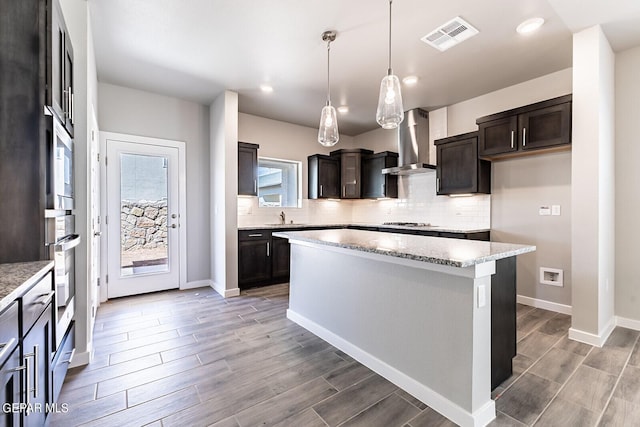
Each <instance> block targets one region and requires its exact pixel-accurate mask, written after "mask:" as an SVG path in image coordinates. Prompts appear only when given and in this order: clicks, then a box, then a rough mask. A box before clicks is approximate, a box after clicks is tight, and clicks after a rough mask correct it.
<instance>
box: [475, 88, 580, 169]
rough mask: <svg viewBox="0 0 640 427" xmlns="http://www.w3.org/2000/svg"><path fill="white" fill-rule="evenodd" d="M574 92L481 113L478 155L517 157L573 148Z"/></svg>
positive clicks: (498, 157) (496, 157)
mask: <svg viewBox="0 0 640 427" xmlns="http://www.w3.org/2000/svg"><path fill="white" fill-rule="evenodd" d="M571 99H572V96H571V95H565V96H560V97H558V98H553V99H549V100H547V101H542V102H538V103H535V104H531V105H527V106H524V107H520V108H516V109H513V110H508V111H503V112H501V113H497V114H492V115H489V116H485V117H480V118H479V119H477V120H476V123H477V124H478V155H479V156H480V157H482V158H485V159H491V160H494V159H500V158H506V157H515V156H521V155H527V154H533V153H534V152H542V151H544V152H547V151H558V150H565V149H569V148H571Z"/></svg>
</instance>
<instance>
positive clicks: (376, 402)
mask: <svg viewBox="0 0 640 427" xmlns="http://www.w3.org/2000/svg"><path fill="white" fill-rule="evenodd" d="M383 378H384V377H383ZM385 379H386V378H385ZM387 381H388V380H387ZM394 386H395V387H396V389H395V390H393V391H392V392H391V393H389V394H386V395H384V396H383V397H381V398H380V399H379V400H376V401H375V402H373V403H372V404H371V405H369V406H367V407H366V408H364V409H363V410H362V411H360V412H358V413H357V414H354V415H352V416H350V417H349V418H347V419H346V420H344V421H342V422H341V423H340V424H338V425H337V426H336V427H340V426H341V425H344V423H346V422H348V421H351V420H352V419H354V418H355V417H357V416H358V415H360V414H362V413H363V412H364V411H366V410H368V409H370V408H372V407H374V406H375V405H377V404H378V403H380V402H382V401H383V400H384V399H386V398H387V397H389V396H391V395H392V394H393V393H395V392H396V391H398V390H399V387H398V386H396V385H395V384H394ZM325 423H326V421H325Z"/></svg>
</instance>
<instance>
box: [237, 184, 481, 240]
mask: <svg viewBox="0 0 640 427" xmlns="http://www.w3.org/2000/svg"><path fill="white" fill-rule="evenodd" d="M435 185H436V174H435V172H434V173H424V174H416V175H409V176H401V177H399V180H398V198H397V199H385V200H339V201H337V200H308V199H303V201H302V208H260V207H258V198H257V197H243V196H239V197H238V226H239V227H246V226H257V225H264V224H275V223H278V222H279V220H280V217H279V214H280V212H282V211H284V213H285V214H286V217H287V222H289V221H290V220H293V222H294V223H299V224H344V223H365V224H381V223H383V222H388V221H406V222H424V223H429V224H432V225H436V226H441V227H450V228H459V229H479V228H490V226H491V196H490V195H485V194H481V195H474V196H471V197H449V196H436V195H435V193H436V192H435Z"/></svg>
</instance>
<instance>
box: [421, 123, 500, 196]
mask: <svg viewBox="0 0 640 427" xmlns="http://www.w3.org/2000/svg"><path fill="white" fill-rule="evenodd" d="M434 144H435V146H436V155H437V159H438V160H437V168H436V194H438V195H448V194H468V193H471V194H473V193H486V194H489V193H491V163H490V162H489V161H487V160H481V159H479V158H478V132H469V133H465V134H462V135H456V136H451V137H449V138H443V139H438V140H436V141H434Z"/></svg>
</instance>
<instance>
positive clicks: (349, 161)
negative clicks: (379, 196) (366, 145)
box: [330, 148, 373, 199]
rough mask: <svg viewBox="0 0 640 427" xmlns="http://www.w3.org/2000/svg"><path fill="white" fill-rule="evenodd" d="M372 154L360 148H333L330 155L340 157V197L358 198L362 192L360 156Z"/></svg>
mask: <svg viewBox="0 0 640 427" xmlns="http://www.w3.org/2000/svg"><path fill="white" fill-rule="evenodd" d="M368 154H373V151H371V150H365V149H361V148H356V149H342V150H335V151H332V152H331V153H330V155H331V156H332V157H337V158H339V159H340V189H341V190H340V198H342V199H359V198H360V196H361V194H362V158H363V156H366V155H368Z"/></svg>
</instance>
